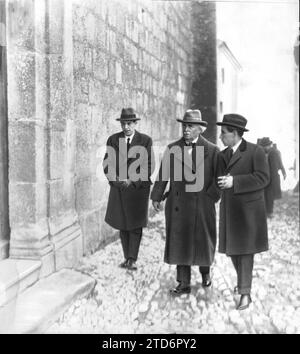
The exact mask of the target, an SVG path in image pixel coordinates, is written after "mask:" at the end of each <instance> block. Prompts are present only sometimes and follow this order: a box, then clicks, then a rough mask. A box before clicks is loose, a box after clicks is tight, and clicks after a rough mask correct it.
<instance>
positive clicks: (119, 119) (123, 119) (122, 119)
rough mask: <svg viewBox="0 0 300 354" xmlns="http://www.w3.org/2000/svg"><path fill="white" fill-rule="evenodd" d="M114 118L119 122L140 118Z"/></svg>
mask: <svg viewBox="0 0 300 354" xmlns="http://www.w3.org/2000/svg"><path fill="white" fill-rule="evenodd" d="M116 120H118V121H121V122H131V121H136V120H141V118H117V119H116Z"/></svg>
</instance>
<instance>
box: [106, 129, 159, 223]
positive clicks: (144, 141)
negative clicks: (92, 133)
mask: <svg viewBox="0 0 300 354" xmlns="http://www.w3.org/2000/svg"><path fill="white" fill-rule="evenodd" d="M120 139H121V140H120ZM120 143H121V144H123V143H124V144H125V139H124V133H123V132H120V133H117V134H114V135H112V136H110V137H109V138H108V140H107V147H112V148H113V149H114V151H115V152H116V163H115V164H114V161H113V160H112V159H111V157H110V156H109V154H108V153H106V155H105V158H104V165H105V164H106V163H108V164H109V165H110V167H111V168H110V169H108V167H107V165H106V167H105V168H104V173H105V174H106V177H107V178H108V180H109V183H110V192H109V198H108V204H107V209H106V215H105V221H106V222H107V223H108V224H109V225H110V226H112V227H113V228H115V229H117V230H133V229H137V228H140V227H145V226H146V225H147V221H148V204H149V194H150V185H151V179H150V176H151V174H152V172H153V169H154V157H153V150H152V139H151V138H150V137H149V136H148V135H146V134H141V133H139V132H138V131H135V135H134V137H133V139H132V142H131V145H130V147H131V148H134V147H136V148H138V147H139V146H141V147H144V148H145V149H146V152H147V153H146V154H143V153H142V152H141V153H140V154H137V155H136V156H135V158H127V156H126V155H124V154H120V156H119V151H120V150H121V151H123V150H122V149H120ZM137 160H139V161H140V162H141V164H140V165H141V167H140V168H138V169H137V171H138V172H140V171H141V169H144V172H145V174H146V176H147V177H146V180H136V181H134V182H132V184H131V185H130V186H129V187H127V188H125V189H124V188H122V187H121V185H120V183H119V182H116V177H120V170H121V166H122V165H123V166H124V165H125V167H126V169H127V168H128V169H129V168H130V166H131V165H132V164H133V163H135V162H136V161H137ZM151 161H152V164H151ZM114 165H115V168H112V166H114ZM125 177H126V176H125ZM127 177H129V178H131V177H132V176H131V175H130V169H129V175H128V176H127Z"/></svg>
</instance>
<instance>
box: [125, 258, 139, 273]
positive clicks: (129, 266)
mask: <svg viewBox="0 0 300 354" xmlns="http://www.w3.org/2000/svg"><path fill="white" fill-rule="evenodd" d="M127 269H128V270H137V266H136V264H135V260H134V259H132V258H129V259H128V261H127Z"/></svg>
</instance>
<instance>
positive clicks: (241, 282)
mask: <svg viewBox="0 0 300 354" xmlns="http://www.w3.org/2000/svg"><path fill="white" fill-rule="evenodd" d="M231 260H232V263H233V265H234V268H235V270H236V273H237V286H238V293H239V294H241V295H245V294H250V292H251V284H252V271H253V263H254V254H243V255H239V256H231Z"/></svg>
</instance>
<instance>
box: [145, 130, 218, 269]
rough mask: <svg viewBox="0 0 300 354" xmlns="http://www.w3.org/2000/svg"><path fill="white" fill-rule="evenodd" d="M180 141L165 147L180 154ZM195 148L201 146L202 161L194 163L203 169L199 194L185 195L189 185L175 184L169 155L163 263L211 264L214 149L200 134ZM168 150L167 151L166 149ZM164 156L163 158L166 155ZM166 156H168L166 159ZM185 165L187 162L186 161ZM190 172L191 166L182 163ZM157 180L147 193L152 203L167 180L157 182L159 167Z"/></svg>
mask: <svg viewBox="0 0 300 354" xmlns="http://www.w3.org/2000/svg"><path fill="white" fill-rule="evenodd" d="M184 146H185V143H184V140H183V139H180V140H178V141H176V142H174V143H172V144H170V145H169V146H168V148H169V149H172V148H174V147H177V148H179V149H181V151H183V149H184ZM197 146H203V147H204V160H203V159H202V160H201V161H200V160H199V161H198V164H197V168H204V185H203V189H202V190H201V191H199V192H188V191H186V186H187V185H189V184H190V182H188V181H187V179H186V178H184V176H183V179H182V181H176V180H175V178H174V163H175V161H174V160H175V159H176V158H175V157H174V156H173V155H171V159H170V161H171V163H170V170H169V173H168V177H169V179H170V189H169V192H167V201H166V206H165V217H166V244H165V254H164V261H165V262H166V263H169V264H180V265H201V266H208V265H211V263H212V262H213V259H214V254H215V247H216V212H215V202H217V201H218V199H219V194H220V193H219V191H218V188H217V187H216V185H215V168H216V163H217V155H218V151H219V150H218V148H217V146H215V145H214V144H212V143H210V142H209V141H207V140H206V139H205V138H203V137H202V136H201V135H200V136H199V138H198V141H197ZM167 151H168V149H167ZM167 155H168V154H167V152H166V153H165V157H166V156H167ZM168 157H169V156H168ZM187 162H188V161H187ZM184 165H185V167H186V170H187V172H190V173H191V169H192V167H193V166H192V164H191V161H190V164H189V163H187V164H184ZM159 176H160V177H159V178H158V179H157V181H156V182H155V184H154V187H153V190H152V192H151V199H152V200H153V201H161V200H162V199H163V197H164V191H165V188H166V186H167V184H168V181H164V180H161V176H162V165H161V166H160V173H159Z"/></svg>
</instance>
